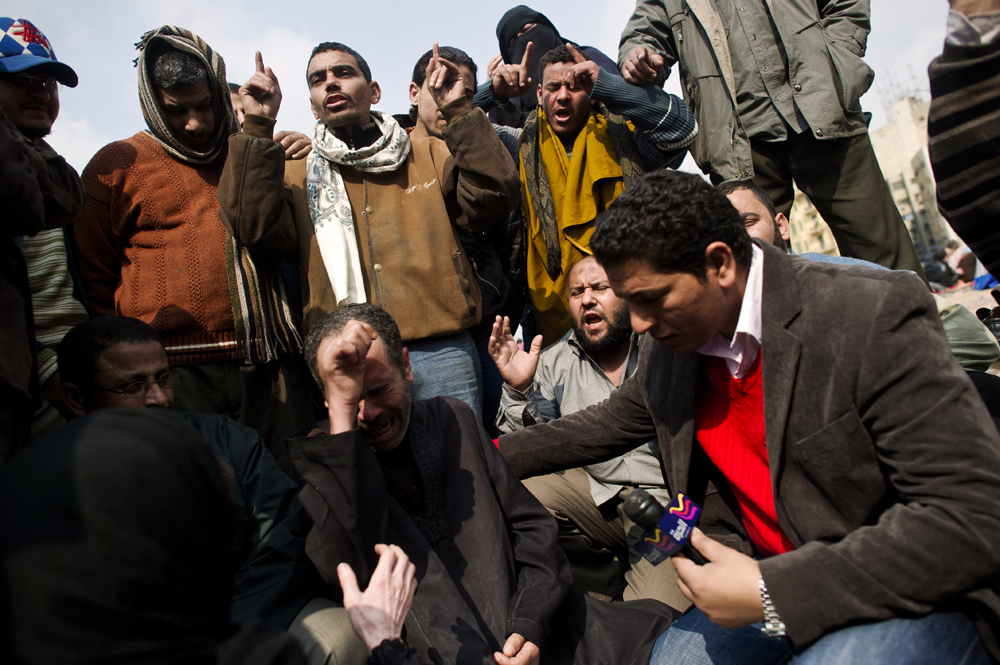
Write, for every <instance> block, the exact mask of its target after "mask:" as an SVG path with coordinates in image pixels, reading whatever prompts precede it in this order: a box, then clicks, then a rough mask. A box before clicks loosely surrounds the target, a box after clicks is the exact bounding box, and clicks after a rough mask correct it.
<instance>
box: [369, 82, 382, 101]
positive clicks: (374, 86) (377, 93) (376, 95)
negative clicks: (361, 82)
mask: <svg viewBox="0 0 1000 665" xmlns="http://www.w3.org/2000/svg"><path fill="white" fill-rule="evenodd" d="M368 89H369V90H371V91H372V106H375V105H376V104H378V101H379V100H380V99H382V88H380V87H379V85H378V81H372V82H371V83H369V84H368Z"/></svg>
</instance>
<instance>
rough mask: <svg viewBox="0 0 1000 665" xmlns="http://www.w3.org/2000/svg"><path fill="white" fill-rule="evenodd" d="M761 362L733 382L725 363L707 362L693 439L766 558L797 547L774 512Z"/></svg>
mask: <svg viewBox="0 0 1000 665" xmlns="http://www.w3.org/2000/svg"><path fill="white" fill-rule="evenodd" d="M760 357H761V354H759V353H758V354H757V360H755V361H754V364H753V366H752V367H751V368H750V372H749V373H748V374H747V375H746V376H744V377H743V378H742V379H736V378H733V375H732V374H730V373H729V368H728V367H727V366H726V361H725V359H723V358H717V357H712V358H709V359H708V362H707V363H706V370H705V374H704V375H703V376H702V379H701V381H700V384H699V386H698V402H697V406H696V408H695V436H696V438H697V440H698V443H699V444H700V445H701V447H702V449H703V450H704V451H705V453H706V454H707V455H708V457H709V459H711V460H712V462H713V463H714V464H715V466H717V467H719V470H720V471H722V474H723V475H724V476H725V477H726V480H727V481H728V482H729V487H730V488H732V490H733V493H734V494H735V495H736V500H737V502H739V505H740V512H741V513H742V515H743V525H744V526H745V527H746V529H747V534H748V535H749V536H750V540H751V541H752V542H753V544H754V547H756V548H757V551H758V552H760V553H761V554H763V555H764V556H772V555H774V554H781V553H783V552H788V551H789V550H793V549H795V546H794V545H793V544H792V543H791V541H790V540H788V537H787V536H786V535H785V533H784V531H782V530H781V525H779V524H778V517H777V513H776V512H775V509H774V490H773V489H772V487H771V470H770V468H769V467H768V465H767V444H766V441H765V435H764V382H763V381H762V380H761V360H760Z"/></svg>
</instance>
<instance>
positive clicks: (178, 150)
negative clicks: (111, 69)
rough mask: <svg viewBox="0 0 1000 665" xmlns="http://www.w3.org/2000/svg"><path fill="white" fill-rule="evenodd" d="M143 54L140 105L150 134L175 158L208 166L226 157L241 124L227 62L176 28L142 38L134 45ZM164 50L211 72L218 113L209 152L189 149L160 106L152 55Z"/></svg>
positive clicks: (138, 65) (167, 27)
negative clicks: (232, 97)
mask: <svg viewBox="0 0 1000 665" xmlns="http://www.w3.org/2000/svg"><path fill="white" fill-rule="evenodd" d="M135 47H136V48H137V49H138V50H139V51H140V53H139V57H138V58H136V59H135V65H136V68H137V69H138V70H139V104H140V105H141V106H142V115H143V117H144V118H145V119H146V125H148V126H149V133H150V134H151V135H152V136H153V138H155V139H156V140H157V141H159V142H160V144H161V145H162V146H163V149H164V150H166V151H167V152H168V153H170V154H171V155H172V156H173V157H175V158H176V159H179V160H181V161H183V162H187V163H189V164H208V163H209V162H212V161H214V160H215V159H216V158H217V157H219V155H222V154H225V152H226V146H227V145H228V142H229V137H230V136H231V135H232V134H236V133H238V132H239V131H240V123H239V120H237V118H236V112H235V111H234V110H233V103H232V101H231V100H230V97H229V88H228V87H227V83H226V81H227V79H226V63H225V61H224V60H223V59H222V56H221V55H219V54H218V53H216V52H215V51H213V50H212V47H211V46H209V45H208V44H206V43H205V41H204V40H203V39H202V38H201V37H199V36H198V35H196V34H194V33H193V32H191V31H190V30H185V29H184V28H178V27H177V26H173V25H164V26H160V27H159V28H157V29H156V30H150V31H149V32H147V33H146V34H144V35H143V36H142V39H141V40H140V41H139V43H137V44H136V45H135ZM163 47H169V48H173V49H175V50H178V51H182V52H184V53H189V54H191V55H192V56H194V57H195V58H197V59H198V60H199V61H200V62H201V63H202V64H203V65H204V66H205V71H206V72H207V73H208V87H209V90H211V92H212V112H213V113H214V114H215V137H214V139H213V141H212V142H211V143H210V144H209V147H208V149H207V150H206V151H204V152H201V151H197V150H194V149H192V148H190V147H188V146H187V145H186V144H185V143H184V141H182V140H181V138H180V137H179V136H178V135H177V133H176V132H175V131H174V128H173V127H172V126H171V125H170V122H169V120H168V119H167V117H166V114H165V113H164V112H163V109H162V108H161V107H160V103H159V101H158V99H157V97H156V84H155V83H154V82H153V72H152V68H153V56H156V55H158V54H159V53H160V52H161V49H162V48H163Z"/></svg>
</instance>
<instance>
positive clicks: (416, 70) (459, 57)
mask: <svg viewBox="0 0 1000 665" xmlns="http://www.w3.org/2000/svg"><path fill="white" fill-rule="evenodd" d="M438 53H439V54H440V55H441V57H442V58H444V59H445V60H447V61H448V62H450V63H451V64H453V65H458V66H460V67H468V68H469V71H471V72H472V76H473V81H472V84H473V86H475V85H477V84H478V79H476V78H475V77H477V76H479V67H477V66H476V63H475V62H473V60H472V58H471V57H470V56H469V54H468V53H466V52H465V51H463V50H462V49H460V48H455V47H454V46H440V47H438ZM433 55H434V51H433V49H432V50H430V51H427V53H424V54H423V55H422V56H420V59H419V60H417V64H415V65H414V66H413V82H414V83H416V84H417V85H423V84H424V81H425V80H426V79H427V65H428V64H430V62H431V57H432V56H433Z"/></svg>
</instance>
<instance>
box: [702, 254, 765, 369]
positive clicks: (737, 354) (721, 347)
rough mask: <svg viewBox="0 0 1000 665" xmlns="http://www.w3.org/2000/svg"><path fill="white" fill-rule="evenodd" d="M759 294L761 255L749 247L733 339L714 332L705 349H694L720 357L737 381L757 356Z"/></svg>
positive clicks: (760, 297)
mask: <svg viewBox="0 0 1000 665" xmlns="http://www.w3.org/2000/svg"><path fill="white" fill-rule="evenodd" d="M763 293H764V252H763V250H761V248H760V247H758V246H757V245H753V256H752V257H751V259H750V274H749V275H747V285H746V289H745V290H744V291H743V303H742V305H741V306H740V318H739V321H737V322H736V332H734V333H733V338H732V339H731V340H729V339H726V337H725V336H724V335H723V334H722V333H717V334H716V335H715V337H713V338H712V339H710V340H708V343H707V344H706V345H705V346H703V347H701V348H700V349H698V353H701V354H703V355H706V356H716V357H719V358H724V359H725V360H726V367H728V368H729V373H730V374H732V375H733V376H734V377H735V378H737V379H742V378H743V377H744V376H746V374H747V372H749V371H750V368H751V367H752V366H753V362H754V360H756V359H757V354H758V353H760V306H761V302H762V301H763Z"/></svg>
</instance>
